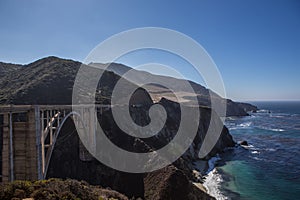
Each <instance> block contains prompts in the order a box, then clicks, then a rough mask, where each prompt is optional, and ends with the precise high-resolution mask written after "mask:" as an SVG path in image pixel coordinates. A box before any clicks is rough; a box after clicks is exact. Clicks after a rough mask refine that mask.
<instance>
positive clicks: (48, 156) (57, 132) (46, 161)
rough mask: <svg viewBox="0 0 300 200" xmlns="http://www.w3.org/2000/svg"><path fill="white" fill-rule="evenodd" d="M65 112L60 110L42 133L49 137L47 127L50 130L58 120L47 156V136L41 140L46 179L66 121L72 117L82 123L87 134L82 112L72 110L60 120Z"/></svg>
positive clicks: (76, 121) (44, 176) (75, 121)
mask: <svg viewBox="0 0 300 200" xmlns="http://www.w3.org/2000/svg"><path fill="white" fill-rule="evenodd" d="M62 115H63V114H62V113H60V112H58V113H57V114H56V115H55V119H54V120H52V121H51V124H50V123H49V124H47V126H46V128H45V131H44V132H43V133H42V134H44V136H45V135H46V137H47V129H48V130H50V129H51V126H52V125H53V124H54V123H55V122H56V123H57V124H59V125H58V126H57V128H56V130H55V132H54V133H53V136H52V137H53V139H52V144H51V145H50V146H48V150H47V154H46V156H45V145H43V144H44V143H45V139H46V137H42V138H41V140H42V151H43V153H42V155H43V156H42V163H43V164H42V165H43V166H42V167H43V179H46V177H47V173H48V168H49V164H50V161H51V157H52V154H53V151H54V148H55V144H56V142H57V139H58V137H59V135H60V133H61V129H62V127H63V126H64V124H65V123H66V121H67V120H68V119H69V118H71V119H72V120H73V122H74V123H80V124H81V126H82V127H83V131H84V134H85V135H87V130H88V129H87V127H86V126H85V124H84V122H83V119H82V116H81V114H80V113H78V112H75V111H71V112H69V113H68V114H66V115H65V116H64V117H63V118H62V119H61V120H60V118H59V117H60V116H62ZM74 117H77V118H78V120H77V119H76V120H75V119H74ZM50 136H51V133H50Z"/></svg>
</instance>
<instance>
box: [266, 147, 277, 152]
mask: <svg viewBox="0 0 300 200" xmlns="http://www.w3.org/2000/svg"><path fill="white" fill-rule="evenodd" d="M265 150H266V151H272V152H273V151H277V150H276V149H273V148H267V149H265Z"/></svg>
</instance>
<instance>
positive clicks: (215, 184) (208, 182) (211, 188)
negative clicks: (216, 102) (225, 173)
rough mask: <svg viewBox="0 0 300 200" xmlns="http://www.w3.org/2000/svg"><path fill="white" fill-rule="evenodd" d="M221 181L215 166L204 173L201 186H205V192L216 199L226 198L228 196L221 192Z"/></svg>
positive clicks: (225, 199) (224, 199)
mask: <svg viewBox="0 0 300 200" xmlns="http://www.w3.org/2000/svg"><path fill="white" fill-rule="evenodd" d="M223 181H224V180H223V178H222V176H221V174H219V173H218V171H217V169H216V168H215V169H213V170H212V171H211V172H209V173H208V174H207V175H206V177H205V182H204V183H203V186H204V187H205V188H206V190H207V193H208V194H210V195H211V196H213V197H215V198H216V199H217V200H227V199H228V197H226V196H224V195H223V194H222V192H221V183H222V182H223Z"/></svg>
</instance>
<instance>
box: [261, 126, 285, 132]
mask: <svg viewBox="0 0 300 200" xmlns="http://www.w3.org/2000/svg"><path fill="white" fill-rule="evenodd" d="M259 128H260V129H264V130H267V131H274V132H283V131H285V130H284V129H282V128H272V127H266V126H260V127H259Z"/></svg>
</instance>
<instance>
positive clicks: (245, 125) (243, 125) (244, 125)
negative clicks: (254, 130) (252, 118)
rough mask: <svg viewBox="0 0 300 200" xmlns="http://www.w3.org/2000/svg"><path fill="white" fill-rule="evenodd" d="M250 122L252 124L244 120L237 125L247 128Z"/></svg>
mask: <svg viewBox="0 0 300 200" xmlns="http://www.w3.org/2000/svg"><path fill="white" fill-rule="evenodd" d="M251 124H252V122H245V123H242V124H239V125H238V127H241V128H247V127H250V126H251Z"/></svg>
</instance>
